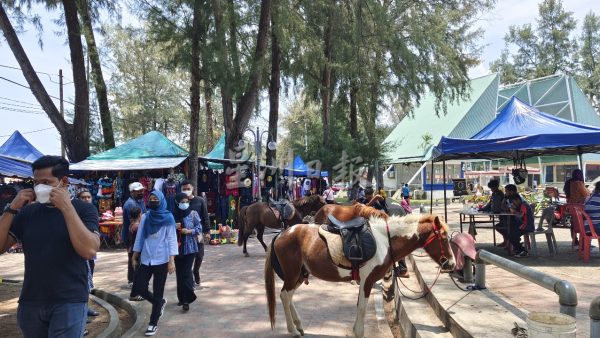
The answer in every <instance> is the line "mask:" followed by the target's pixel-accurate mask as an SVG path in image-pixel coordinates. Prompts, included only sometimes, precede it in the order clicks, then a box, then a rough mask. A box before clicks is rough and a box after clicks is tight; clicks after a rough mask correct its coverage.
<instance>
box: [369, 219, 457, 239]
mask: <svg viewBox="0 0 600 338" xmlns="http://www.w3.org/2000/svg"><path fill="white" fill-rule="evenodd" d="M436 218H438V221H439V223H440V224H441V226H442V228H443V229H444V230H446V232H448V225H447V224H446V223H445V222H443V221H442V220H441V219H439V217H438V216H435V215H412V214H411V215H407V216H389V218H388V219H387V221H386V219H385V218H384V217H378V216H376V215H374V216H373V217H371V218H370V219H369V224H370V225H371V227H372V228H379V229H381V230H382V231H384V232H385V231H386V229H385V227H386V222H387V224H389V226H390V234H391V235H392V237H394V236H399V237H412V236H414V235H419V233H421V231H423V230H422V229H421V225H422V224H425V223H431V224H433V223H434V222H435V219H436Z"/></svg>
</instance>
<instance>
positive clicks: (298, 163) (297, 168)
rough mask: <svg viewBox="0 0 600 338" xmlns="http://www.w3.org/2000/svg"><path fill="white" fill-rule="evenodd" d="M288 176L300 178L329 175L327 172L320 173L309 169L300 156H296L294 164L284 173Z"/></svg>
mask: <svg viewBox="0 0 600 338" xmlns="http://www.w3.org/2000/svg"><path fill="white" fill-rule="evenodd" d="M284 173H285V175H287V176H299V177H307V176H308V177H327V176H329V173H328V172H327V171H318V170H316V169H312V168H309V167H308V166H307V165H306V163H304V161H303V160H302V157H300V155H296V157H295V158H294V162H293V163H292V164H290V165H289V166H288V167H287V168H285V171H284Z"/></svg>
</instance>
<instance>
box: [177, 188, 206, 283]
mask: <svg viewBox="0 0 600 338" xmlns="http://www.w3.org/2000/svg"><path fill="white" fill-rule="evenodd" d="M181 192H183V193H184V194H186V195H187V196H188V200H189V201H190V209H191V210H195V211H196V212H197V213H198V215H200V222H201V224H202V234H203V235H204V236H197V237H196V239H197V240H198V252H196V258H195V259H194V268H193V269H192V271H193V273H194V282H195V283H196V286H200V282H201V281H200V266H201V265H202V260H203V259H204V239H205V238H206V240H210V221H209V219H208V209H207V207H206V201H205V200H204V198H202V197H199V196H194V185H193V184H192V181H189V180H185V181H183V182H181Z"/></svg>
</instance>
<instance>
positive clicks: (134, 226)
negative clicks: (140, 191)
mask: <svg viewBox="0 0 600 338" xmlns="http://www.w3.org/2000/svg"><path fill="white" fill-rule="evenodd" d="M127 215H128V216H129V219H130V222H131V223H130V224H129V238H135V236H136V235H137V230H138V228H139V226H140V223H141V222H142V209H140V207H138V206H136V205H134V206H132V207H131V208H130V209H129V213H128V214H127ZM133 244H134V241H133V240H132V241H129V245H128V246H127V252H128V253H133ZM137 268H138V267H137V266H135V267H134V274H135V271H136V270H137ZM134 278H135V277H134ZM129 300H130V301H137V302H139V301H142V300H144V298H142V296H139V295H136V294H135V293H134V292H133V288H132V289H131V293H130V295H129Z"/></svg>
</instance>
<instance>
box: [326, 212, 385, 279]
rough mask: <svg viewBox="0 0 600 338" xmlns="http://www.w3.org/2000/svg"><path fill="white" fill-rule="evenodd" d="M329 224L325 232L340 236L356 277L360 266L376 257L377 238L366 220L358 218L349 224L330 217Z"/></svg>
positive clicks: (345, 254) (346, 256)
mask: <svg viewBox="0 0 600 338" xmlns="http://www.w3.org/2000/svg"><path fill="white" fill-rule="evenodd" d="M327 218H328V220H329V223H328V224H324V225H322V228H323V229H324V230H327V231H328V232H330V233H334V234H339V235H340V237H341V239H342V250H343V253H344V256H345V258H346V259H347V260H348V261H349V262H350V263H351V265H352V270H353V278H354V277H355V276H354V273H355V271H356V277H358V268H359V267H360V265H361V264H362V263H364V262H366V261H368V260H369V259H371V258H373V256H375V253H376V252H377V245H376V243H375V237H373V232H372V231H371V228H370V227H369V225H368V222H367V220H366V219H364V218H362V217H356V218H353V219H351V220H350V221H347V222H342V221H340V220H338V219H337V218H335V217H334V216H333V215H329V216H328V217H327ZM354 279H358V278H354Z"/></svg>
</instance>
